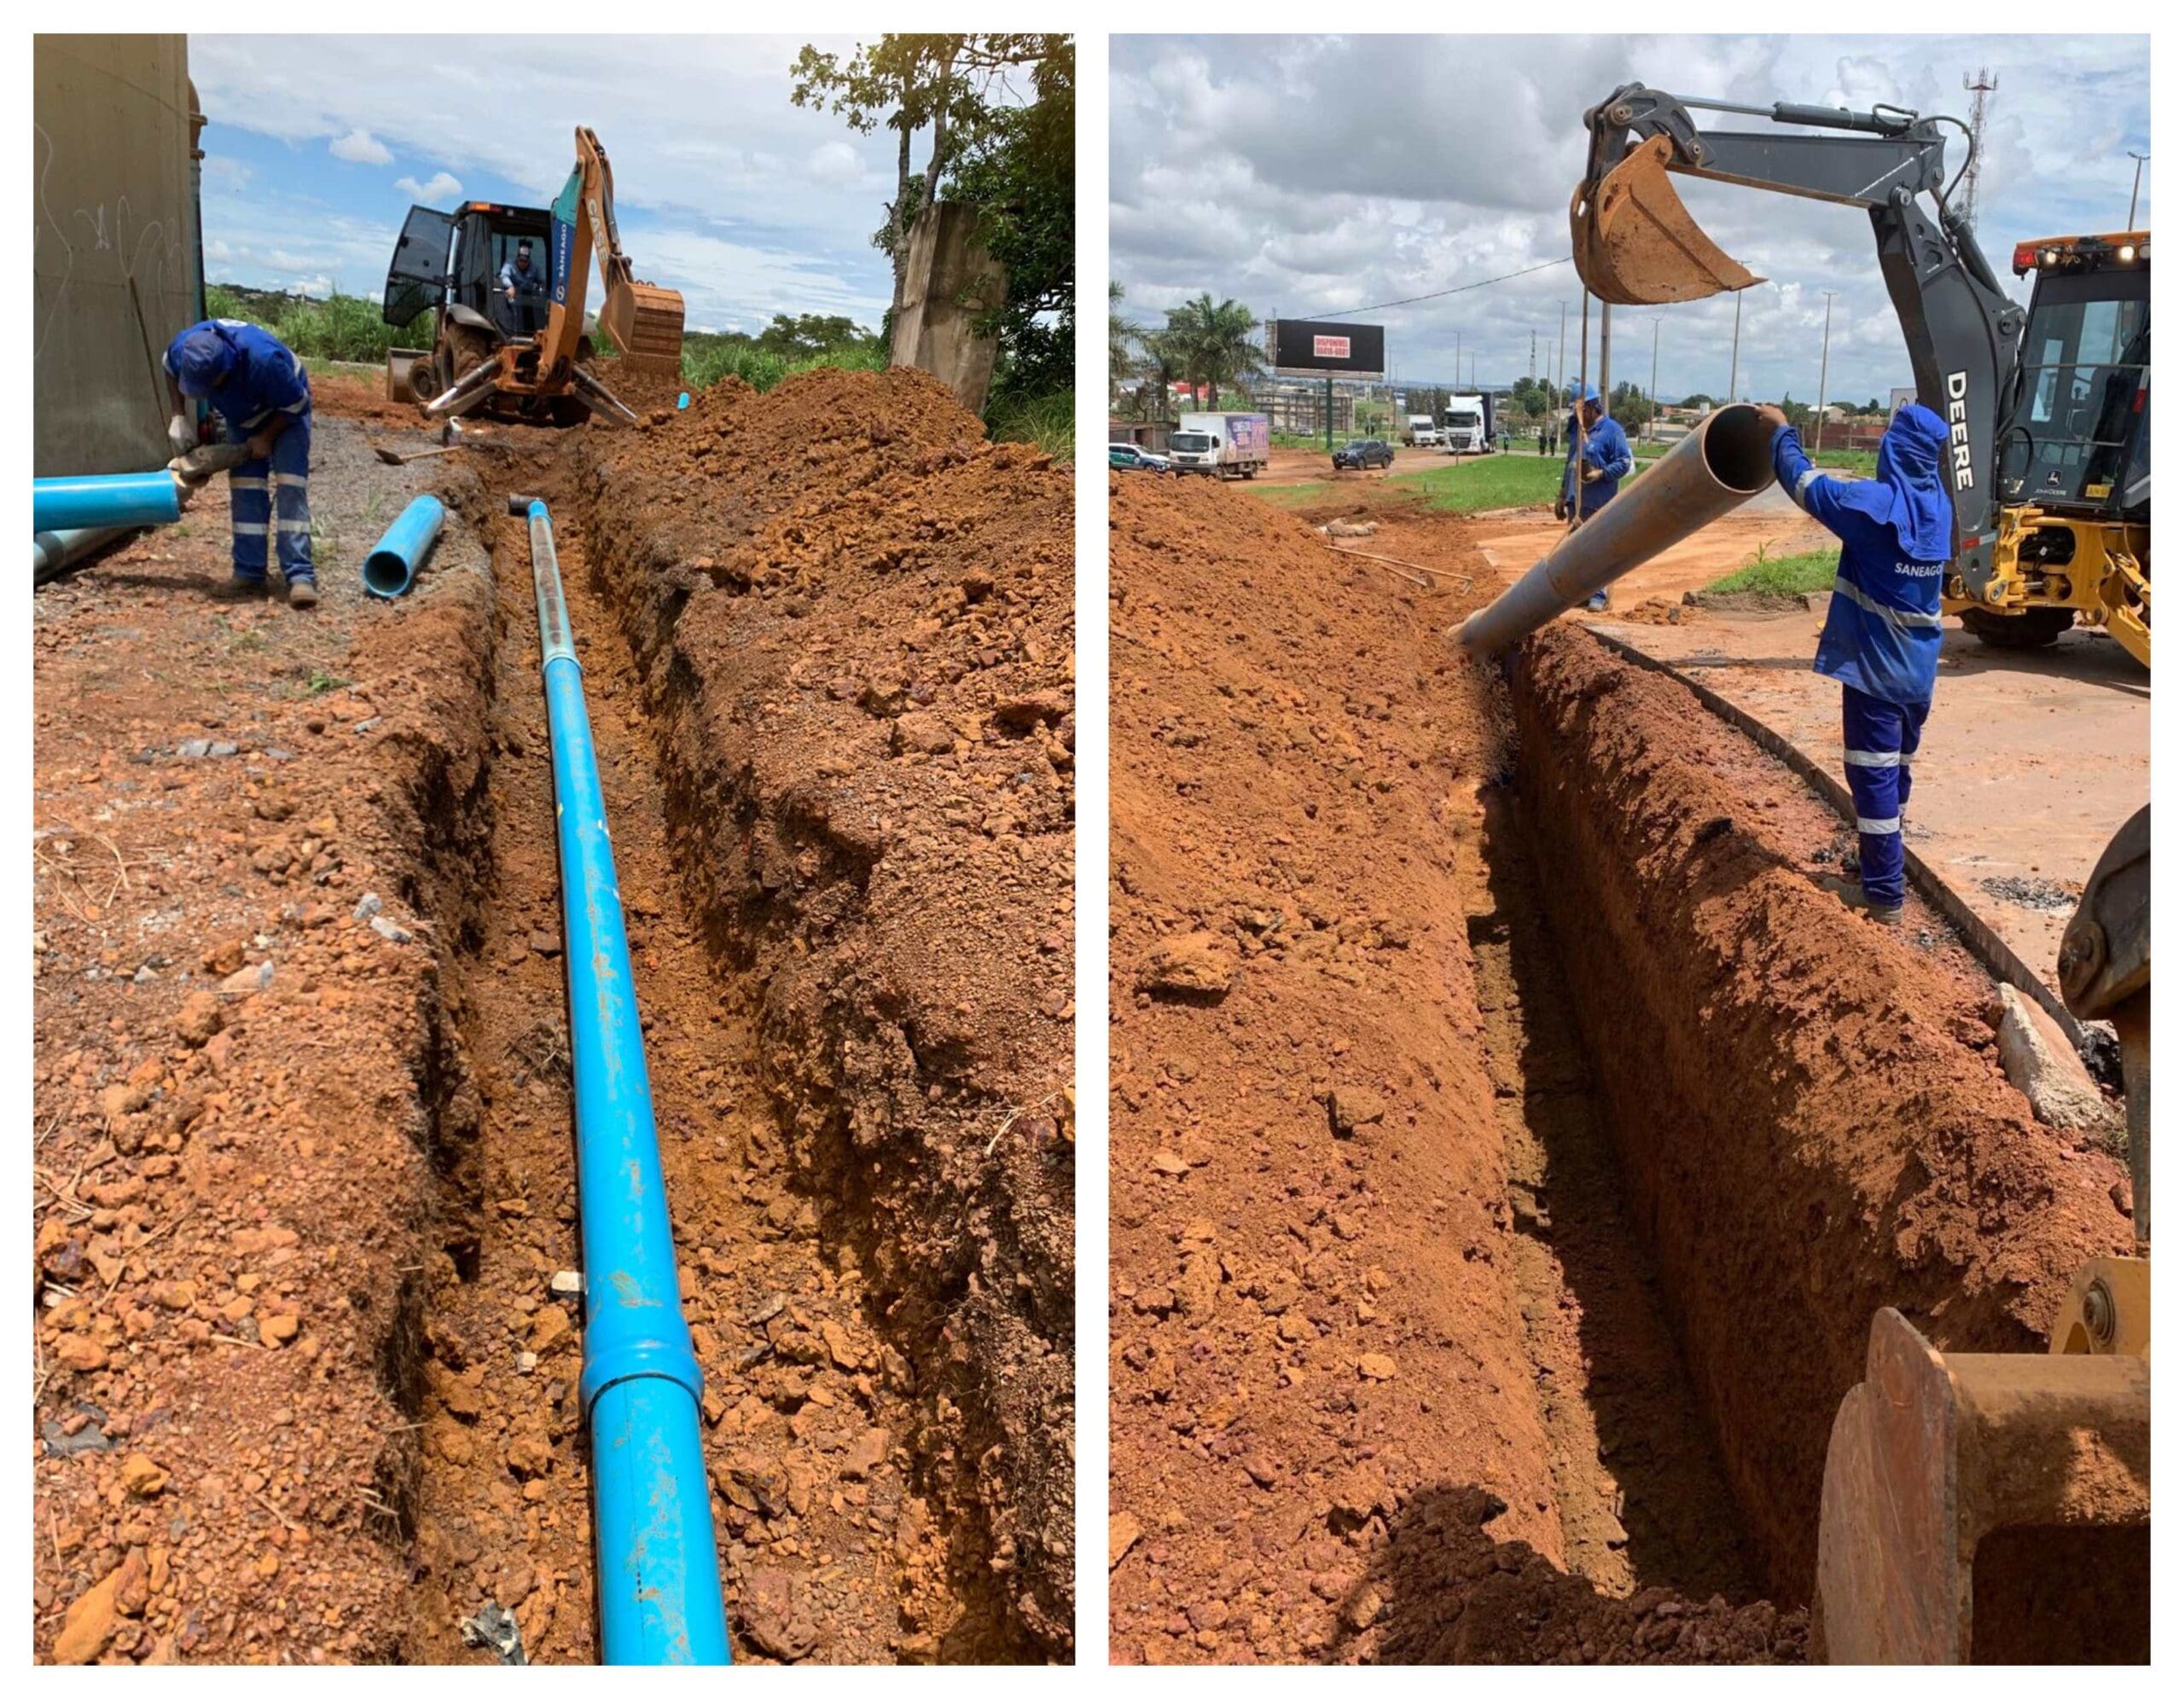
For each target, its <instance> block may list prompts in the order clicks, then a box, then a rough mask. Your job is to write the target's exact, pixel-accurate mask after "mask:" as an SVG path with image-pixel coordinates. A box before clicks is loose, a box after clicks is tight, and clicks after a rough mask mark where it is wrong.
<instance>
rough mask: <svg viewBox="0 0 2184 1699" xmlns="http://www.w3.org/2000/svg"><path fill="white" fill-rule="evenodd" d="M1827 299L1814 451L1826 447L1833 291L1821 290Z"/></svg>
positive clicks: (1821, 338)
mask: <svg viewBox="0 0 2184 1699" xmlns="http://www.w3.org/2000/svg"><path fill="white" fill-rule="evenodd" d="M1821 293H1822V294H1823V295H1825V296H1827V317H1825V318H1823V319H1822V320H1821V323H1820V405H1819V406H1818V407H1816V408H1815V409H1813V415H1812V440H1813V446H1814V448H1815V450H1817V449H1824V448H1826V447H1827V341H1828V336H1829V333H1831V332H1832V331H1833V330H1834V328H1835V291H1833V289H1823V290H1821Z"/></svg>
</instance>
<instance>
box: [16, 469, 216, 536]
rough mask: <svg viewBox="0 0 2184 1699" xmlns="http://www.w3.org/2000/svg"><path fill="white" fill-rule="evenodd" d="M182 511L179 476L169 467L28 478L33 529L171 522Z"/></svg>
mask: <svg viewBox="0 0 2184 1699" xmlns="http://www.w3.org/2000/svg"><path fill="white" fill-rule="evenodd" d="M181 517H182V480H181V479H180V478H177V477H176V476H175V475H174V474H173V473H171V472H165V471H162V472H125V473H119V475H117V476H114V477H105V478H102V477H84V478H32V480H31V530H32V531H33V532H37V531H113V530H118V529H119V528H121V527H124V526H134V525H172V524H173V523H174V522H175V521H176V520H177V519H180V518H181Z"/></svg>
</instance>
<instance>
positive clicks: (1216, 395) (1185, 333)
mask: <svg viewBox="0 0 2184 1699" xmlns="http://www.w3.org/2000/svg"><path fill="white" fill-rule="evenodd" d="M1257 329H1258V318H1257V317H1255V316H1253V314H1252V310H1251V309H1250V308H1249V307H1247V306H1246V305H1244V304H1243V303H1241V302H1240V301H1230V300H1224V301H1223V302H1222V303H1221V304H1219V305H1218V306H1216V305H1215V304H1214V301H1213V297H1212V296H1211V295H1210V294H1202V295H1200V296H1199V298H1198V299H1196V300H1195V301H1187V302H1185V303H1184V304H1182V306H1180V307H1170V308H1169V309H1168V330H1167V335H1166V340H1167V341H1168V342H1169V343H1170V345H1172V347H1173V350H1174V352H1175V353H1176V357H1178V359H1179V360H1180V362H1181V363H1182V369H1183V375H1184V376H1185V377H1186V378H1187V379H1188V380H1189V381H1190V383H1191V385H1192V386H1193V387H1194V388H1195V387H1196V386H1199V385H1200V384H1203V385H1204V386H1205V404H1206V405H1207V406H1208V407H1218V406H1220V405H1221V386H1222V385H1223V384H1230V383H1234V381H1235V380H1237V379H1238V378H1240V377H1254V376H1257V375H1258V374H1259V373H1261V372H1263V371H1264V370H1265V369H1266V356H1265V355H1264V354H1263V353H1262V352H1261V351H1260V349H1259V345H1258V341H1257V340H1256V339H1255V338H1254V336H1253V334H1252V333H1253V332H1254V331H1256V330H1257Z"/></svg>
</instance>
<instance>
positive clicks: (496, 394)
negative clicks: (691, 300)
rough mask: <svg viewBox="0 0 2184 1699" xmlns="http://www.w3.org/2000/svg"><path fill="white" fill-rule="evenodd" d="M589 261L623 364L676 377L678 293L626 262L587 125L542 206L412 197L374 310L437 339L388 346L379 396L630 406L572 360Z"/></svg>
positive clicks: (585, 341) (555, 418)
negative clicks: (556, 191)
mask: <svg viewBox="0 0 2184 1699" xmlns="http://www.w3.org/2000/svg"><path fill="white" fill-rule="evenodd" d="M595 262H596V264H597V265H598V268H599V276H600V281H601V286H602V288H603V290H604V293H603V296H602V299H601V302H600V308H599V315H598V320H597V323H598V328H599V329H600V330H601V331H602V332H604V333H605V334H606V336H607V340H608V341H609V342H610V343H612V344H613V346H614V348H615V349H616V350H617V351H619V354H620V355H621V361H620V362H619V365H620V367H621V368H622V369H624V370H626V371H629V372H630V373H631V374H633V375H636V376H642V377H667V378H672V377H673V376H675V375H676V374H677V373H679V371H680V370H681V368H682V360H683V297H682V296H681V295H679V294H677V293H676V292H675V291H674V290H672V289H663V288H659V287H657V286H655V285H653V284H650V283H640V282H638V281H636V278H635V276H634V275H632V272H631V269H630V261H629V258H628V257H627V256H626V255H625V254H624V253H623V252H622V244H621V237H620V235H619V232H618V231H617V229H616V228H615V223H614V173H613V170H612V169H611V168H610V167H609V165H607V150H606V149H605V148H602V147H601V146H600V145H599V138H598V137H597V136H595V135H593V134H592V132H591V131H590V130H587V129H584V128H583V127H582V126H578V130H577V132H576V165H575V168H574V169H573V170H572V171H570V173H569V180H568V182H567V183H566V184H564V185H563V187H562V189H561V194H560V195H559V196H558V197H557V198H556V199H555V202H554V204H553V206H551V207H550V208H549V207H536V206H502V205H500V204H498V203H497V202H494V201H489V200H472V201H467V202H465V203H464V204H463V205H462V206H459V207H457V208H456V210H455V211H454V212H436V211H434V210H433V208H431V207H429V206H413V207H411V208H410V216H409V217H408V218H407V219H405V220H404V223H403V226H402V235H401V239H400V240H399V241H398V242H397V243H396V245H395V249H394V260H393V264H392V265H391V266H390V267H389V269H388V270H387V274H386V295H385V297H384V299H383V301H382V303H381V306H380V316H382V317H383V318H384V319H385V320H386V322H387V323H389V324H391V325H396V326H404V325H409V324H412V323H414V322H416V321H417V320H418V319H419V318H420V316H422V315H427V314H429V315H430V323H431V326H432V331H433V336H432V346H431V347H429V348H398V349H395V350H393V351H391V352H390V353H389V354H388V356H387V362H386V394H387V398H388V399H389V400H391V401H414V402H416V403H419V404H420V405H421V406H422V407H423V408H424V409H425V413H426V415H427V417H428V418H433V419H453V418H457V417H460V416H462V415H466V414H470V413H476V412H485V413H488V414H490V415H493V416H495V417H498V418H503V419H514V420H529V421H531V422H534V423H539V424H554V425H571V424H578V423H581V422H582V421H583V420H584V419H585V418H587V417H588V416H590V413H591V411H592V410H593V409H594V408H603V409H606V410H607V411H608V412H611V413H613V414H615V415H618V416H619V417H621V418H624V419H634V418H635V416H636V415H634V414H632V413H631V412H630V409H628V408H627V407H625V406H624V405H623V404H622V403H620V402H619V401H618V400H617V399H616V398H615V397H613V394H611V393H610V392H609V391H607V387H606V386H605V385H604V384H602V383H601V382H600V380H598V379H597V378H596V377H595V376H594V375H593V374H591V373H590V371H588V370H586V369H585V368H584V365H583V364H582V363H581V362H584V361H586V360H588V359H590V357H591V355H592V352H593V343H592V339H591V336H590V333H589V332H588V331H587V329H586V328H585V322H584V294H585V290H586V287H587V285H588V283H589V281H590V271H591V268H592V265H593V264H594V263H595ZM519 265H520V270H516V271H514V272H512V271H511V270H509V268H511V267H517V266H519ZM534 276H535V281H533V279H534ZM512 281H513V282H514V283H515V285H516V287H514V289H511V288H509V287H507V286H508V284H509V283H510V282H512Z"/></svg>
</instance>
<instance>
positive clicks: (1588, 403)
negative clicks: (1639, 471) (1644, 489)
mask: <svg viewBox="0 0 2184 1699" xmlns="http://www.w3.org/2000/svg"><path fill="white" fill-rule="evenodd" d="M1570 394H1571V399H1572V400H1573V401H1575V402H1576V403H1577V405H1576V406H1575V407H1573V408H1572V409H1571V415H1572V423H1571V430H1570V447H1569V449H1568V451H1567V452H1566V453H1565V455H1563V457H1562V488H1561V490H1560V493H1559V494H1558V495H1557V496H1555V498H1554V517H1555V518H1556V519H1565V520H1566V519H1568V518H1569V517H1570V514H1571V509H1572V508H1575V510H1576V512H1577V523H1578V524H1579V525H1583V524H1584V522H1585V521H1586V520H1587V519H1590V518H1592V516H1593V515H1594V514H1595V513H1598V512H1600V509H1601V508H1603V507H1606V506H1607V504H1608V503H1609V502H1612V501H1613V500H1615V492H1616V491H1617V490H1618V489H1620V488H1621V487H1622V485H1623V479H1624V478H1628V477H1629V476H1630V467H1631V460H1630V440H1629V438H1627V437H1625V436H1624V435H1623V426H1620V425H1618V424H1617V423H1616V422H1615V418H1614V415H1612V414H1611V413H1609V412H1608V410H1607V409H1606V407H1605V406H1604V405H1602V403H1601V402H1600V391H1599V390H1598V389H1596V388H1594V386H1592V385H1591V384H1587V385H1586V386H1585V392H1584V394H1583V396H1582V397H1581V396H1579V395H1578V394H1577V386H1576V385H1575V384H1572V385H1571V386H1570ZM1581 445H1582V446H1581ZM1607 605H1608V601H1607V591H1606V589H1597V590H1594V592H1593V594H1591V595H1590V596H1589V597H1588V598H1587V599H1586V601H1585V606H1586V608H1587V610H1588V611H1589V612H1593V613H1605V612H1606V611H1607Z"/></svg>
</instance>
